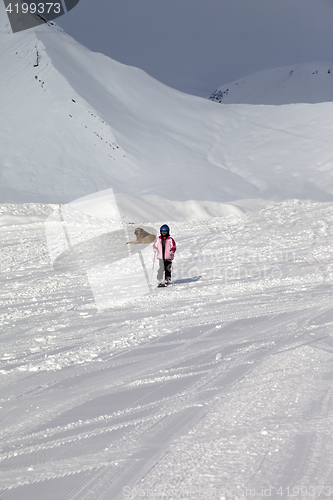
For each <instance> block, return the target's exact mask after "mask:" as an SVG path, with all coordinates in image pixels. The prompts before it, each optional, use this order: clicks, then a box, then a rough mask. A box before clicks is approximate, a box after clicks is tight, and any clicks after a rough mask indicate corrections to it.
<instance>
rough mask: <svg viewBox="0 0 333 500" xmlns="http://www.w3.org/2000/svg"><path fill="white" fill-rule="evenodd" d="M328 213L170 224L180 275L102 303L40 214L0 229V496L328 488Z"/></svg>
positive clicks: (321, 493) (268, 213)
mask: <svg viewBox="0 0 333 500" xmlns="http://www.w3.org/2000/svg"><path fill="white" fill-rule="evenodd" d="M28 207H29V206H28ZM37 208H38V209H37ZM37 208H36V206H34V205H31V213H30V217H33V216H39V217H42V216H43V215H47V214H49V213H50V212H51V211H52V208H51V207H50V206H41V205H40V206H39V207H37ZM16 209H17V207H15V206H13V213H12V215H15V213H16V215H17V212H15V210H16ZM8 211H9V208H8V206H7V207H6V213H7V215H11V214H9V213H8ZM18 215H20V214H18ZM25 215H26V216H27V217H29V213H28V209H27V210H26V213H25ZM22 217H23V215H22ZM332 219H333V215H332V204H330V203H326V204H325V203H314V202H306V201H303V202H300V201H297V200H289V201H286V202H283V203H277V204H275V205H272V206H269V207H267V208H265V209H264V210H262V211H260V212H257V213H253V214H248V215H244V216H240V217H235V216H231V217H226V218H212V219H209V220H206V221H187V222H186V223H185V222H175V223H173V224H171V228H172V236H174V238H175V239H176V241H177V244H178V250H177V256H176V259H175V263H174V268H175V280H176V285H175V286H174V287H169V288H168V289H162V290H154V292H153V293H151V294H148V295H146V296H144V297H141V298H138V299H135V300H133V302H132V303H129V304H127V305H126V306H122V307H115V308H113V309H107V310H104V311H102V312H97V311H96V308H95V303H94V299H93V295H92V292H91V290H90V287H89V283H88V281H87V278H86V276H85V275H84V274H76V275H73V274H66V273H58V272H55V271H54V270H53V269H52V267H51V263H50V258H49V255H48V250H47V243H46V238H45V227H44V226H45V225H44V223H43V222H34V220H35V219H31V220H30V221H32V223H27V224H22V221H20V222H19V224H20V225H10V226H3V227H0V232H1V238H2V242H3V244H2V256H1V266H2V273H1V276H2V278H1V292H0V293H1V295H0V314H1V318H2V330H1V341H2V342H1V345H2V349H1V357H0V361H1V364H0V373H1V379H2V382H1V398H0V406H1V408H0V409H1V442H2V448H1V454H0V471H1V475H0V498H1V500H20V499H24V500H32V499H33V500H38V499H47V500H53V499H59V498H61V499H62V500H74V499H80V500H97V499H100V500H105V499H118V498H119V499H120V498H142V497H143V498H149V497H153V496H154V495H155V496H157V494H160V496H162V498H163V496H164V497H165V498H172V499H176V498H184V499H190V498H191V499H192V498H244V491H243V490H242V489H247V490H246V491H247V492H248V493H247V494H246V495H245V496H251V497H252V498H263V497H264V496H269V497H270V498H288V494H287V493H288V491H289V492H291V488H292V487H296V488H297V487H301V486H303V492H305V490H304V488H307V490H306V491H307V494H306V495H303V496H311V495H310V492H312V493H313V492H314V494H313V495H312V498H313V497H316V498H325V493H326V498H327V496H328V495H327V493H328V492H329V490H328V489H326V490H320V487H326V488H328V487H329V486H331V487H333V484H332V477H333V475H332V465H331V464H332V463H333V446H332V444H333V443H332V430H333V429H332V419H331V414H332V409H333V408H332V384H331V381H332V379H333V371H332V360H333V339H332V324H333V307H332V296H333V288H332V285H333V267H332V262H333V261H332V253H333V249H332V245H331V242H332V230H331V227H332V222H333V221H332ZM311 487H313V488H315V490H310V488H311ZM263 488H264V489H265V491H266V493H267V494H264V492H263V491H264V490H263ZM279 488H280V490H279ZM287 488H290V490H288V489H287ZM295 491H296V492H297V490H295ZM295 491H294V492H295ZM281 492H282V494H281ZM332 494H333V491H332ZM289 496H290V495H289ZM298 497H299V498H300V496H297V495H293V498H298Z"/></svg>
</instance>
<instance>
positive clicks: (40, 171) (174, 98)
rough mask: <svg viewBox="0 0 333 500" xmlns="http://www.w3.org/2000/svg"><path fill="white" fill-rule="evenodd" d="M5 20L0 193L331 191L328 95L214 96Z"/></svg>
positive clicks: (224, 197) (195, 195) (0, 48)
mask: <svg viewBox="0 0 333 500" xmlns="http://www.w3.org/2000/svg"><path fill="white" fill-rule="evenodd" d="M0 18H1V23H2V25H5V22H6V14H5V11H4V6H3V5H2V4H0ZM7 24H8V23H7ZM8 31H9V28H8V27H7V33H3V34H2V35H1V37H0V53H1V56H0V88H1V99H2V101H1V121H0V141H1V144H2V145H3V146H2V148H3V149H2V159H1V174H0V179H1V184H0V186H1V187H0V197H1V200H2V201H3V202H5V201H7V202H29V201H30V202H32V201H33V202H48V203H64V202H69V201H72V200H73V199H76V198H79V197H82V196H85V195H88V194H91V193H94V192H97V191H100V190H104V189H107V188H112V189H113V190H114V191H115V193H119V194H121V193H122V194H133V195H135V196H146V195H149V196H160V197H162V198H165V199H167V200H172V201H177V202H184V201H186V202H188V201H191V200H196V201H197V202H198V201H205V202H212V201H213V202H221V203H223V202H224V203H225V202H233V203H234V202H235V201H236V200H239V199H250V198H259V197H262V198H266V199H285V198H290V197H298V198H310V199H315V200H321V201H326V200H327V201H328V200H331V199H332V196H333V177H332V167H333V161H332V158H333V152H332V142H331V136H332V133H333V124H332V120H331V115H332V106H333V104H332V103H321V104H312V105H311V104H294V105H288V106H279V107H276V106H264V107H263V106H251V105H232V106H220V105H218V104H216V103H213V102H210V101H208V100H207V99H201V98H197V97H194V96H189V95H186V94H182V93H180V92H178V91H175V90H173V89H170V88H168V87H166V86H165V85H162V84H161V83H159V82H157V81H156V80H154V79H152V78H151V77H149V76H148V75H147V74H145V73H144V72H143V71H141V70H139V69H136V68H131V67H128V66H125V65H122V64H120V63H118V62H116V61H113V60H111V59H109V58H107V57H105V56H103V55H102V54H94V53H92V52H91V51H89V50H88V49H86V48H84V47H83V46H81V45H80V44H78V43H77V42H75V41H74V40H73V39H72V38H70V37H69V36H67V35H66V34H65V33H63V32H61V30H59V29H58V28H57V26H56V25H53V26H44V27H39V28H36V29H35V30H28V31H26V32H22V33H16V34H14V35H13V34H11V33H9V32H8ZM144 202H145V199H143V204H144ZM133 203H134V202H133ZM201 208H202V207H201ZM201 208H200V210H201ZM223 209H224V208H223V206H222V207H221V210H220V209H219V210H220V211H223ZM132 211H133V209H132ZM209 211H210V209H209ZM183 213H184V216H186V210H185V211H184V212H183ZM155 220H156V219H155Z"/></svg>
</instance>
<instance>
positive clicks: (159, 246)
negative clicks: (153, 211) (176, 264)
mask: <svg viewBox="0 0 333 500" xmlns="http://www.w3.org/2000/svg"><path fill="white" fill-rule="evenodd" d="M160 233H161V234H160V236H159V237H158V238H157V239H156V240H155V242H154V245H153V250H154V252H155V253H156V252H157V258H158V260H159V262H160V267H159V269H158V271H157V281H158V286H168V285H170V283H171V269H172V260H173V257H174V254H175V251H176V243H175V240H174V239H173V238H171V236H170V229H169V226H167V225H166V224H164V225H163V226H161V228H160ZM164 273H165V282H164V283H163V275H164Z"/></svg>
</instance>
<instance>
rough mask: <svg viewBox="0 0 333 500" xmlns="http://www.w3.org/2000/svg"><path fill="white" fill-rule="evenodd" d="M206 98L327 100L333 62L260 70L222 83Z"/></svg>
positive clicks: (286, 101)
mask: <svg viewBox="0 0 333 500" xmlns="http://www.w3.org/2000/svg"><path fill="white" fill-rule="evenodd" d="M209 99H211V100H212V101H217V102H223V103H224V104H241V103H242V104H276V105H281V104H292V103H302V102H304V103H305V102H307V103H311V104H315V103H318V102H330V101H332V99H333V63H332V62H331V63H329V62H311V63H302V64H295V65H293V66H284V67H282V68H274V69H268V70H265V71H259V72H257V73H253V74H252V75H248V76H245V77H243V78H240V79H238V80H235V81H233V82H230V83H227V84H226V85H222V87H219V88H218V89H217V90H215V92H213V93H212V94H211V96H210V97H209Z"/></svg>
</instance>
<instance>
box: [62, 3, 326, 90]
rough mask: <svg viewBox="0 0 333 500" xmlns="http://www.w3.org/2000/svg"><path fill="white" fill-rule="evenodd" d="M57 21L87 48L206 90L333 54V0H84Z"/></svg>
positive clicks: (177, 83) (175, 85) (163, 78)
mask: <svg viewBox="0 0 333 500" xmlns="http://www.w3.org/2000/svg"><path fill="white" fill-rule="evenodd" d="M56 21H57V23H58V24H59V25H60V26H61V27H62V28H63V29H64V30H65V31H66V32H67V33H68V34H69V35H71V36H73V37H74V38H75V39H76V40H77V41H79V42H80V43H82V44H83V45H85V46H86V47H88V48H89V49H91V50H94V51H97V52H102V53H104V54H106V55H108V56H110V57H112V58H113V59H116V60H117V61H120V62H122V63H124V64H129V65H132V66H137V67H139V68H141V69H143V70H144V71H146V72H147V73H149V74H150V75H151V76H153V77H154V78H157V79H158V80H160V81H161V82H163V83H165V84H167V85H169V86H170V87H173V88H176V89H178V90H182V91H183V92H187V93H190V94H195V95H199V96H203V97H206V96H208V95H210V94H211V92H213V91H214V90H215V89H216V88H217V87H219V86H221V85H223V84H225V83H228V82H230V81H232V80H235V79H237V78H239V77H241V76H245V75H248V74H250V73H253V72H255V71H260V70H263V69H269V68H275V67H278V66H287V65H289V64H295V63H301V62H306V61H328V62H333V29H332V25H333V0H80V2H79V4H78V5H77V6H76V7H75V8H74V9H73V10H72V11H71V12H69V13H68V14H66V15H65V16H63V17H60V18H58V19H57V20H56Z"/></svg>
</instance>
